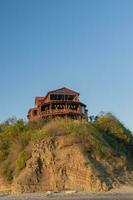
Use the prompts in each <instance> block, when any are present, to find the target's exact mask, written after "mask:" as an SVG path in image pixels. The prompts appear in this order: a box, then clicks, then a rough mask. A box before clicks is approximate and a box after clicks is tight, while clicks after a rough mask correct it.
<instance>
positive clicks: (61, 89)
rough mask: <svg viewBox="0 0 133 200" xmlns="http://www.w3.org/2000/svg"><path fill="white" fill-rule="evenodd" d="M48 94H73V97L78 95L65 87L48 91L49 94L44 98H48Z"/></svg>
mask: <svg viewBox="0 0 133 200" xmlns="http://www.w3.org/2000/svg"><path fill="white" fill-rule="evenodd" d="M49 94H73V95H80V94H79V93H78V92H76V91H74V90H71V89H69V88H66V87H63V88H59V89H57V90H53V91H50V92H48V93H47V95H46V96H48V95H49Z"/></svg>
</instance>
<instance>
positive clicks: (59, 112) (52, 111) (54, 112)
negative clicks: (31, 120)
mask: <svg viewBox="0 0 133 200" xmlns="http://www.w3.org/2000/svg"><path fill="white" fill-rule="evenodd" d="M68 113H75V114H81V111H80V110H72V109H54V110H47V111H42V112H41V115H42V116H44V115H55V114H68Z"/></svg>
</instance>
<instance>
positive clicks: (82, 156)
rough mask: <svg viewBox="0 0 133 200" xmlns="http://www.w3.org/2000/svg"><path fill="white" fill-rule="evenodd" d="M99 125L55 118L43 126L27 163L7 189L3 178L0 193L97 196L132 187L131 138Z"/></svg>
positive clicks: (128, 135) (132, 161)
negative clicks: (65, 192)
mask: <svg viewBox="0 0 133 200" xmlns="http://www.w3.org/2000/svg"><path fill="white" fill-rule="evenodd" d="M100 120H101V119H100ZM102 120H103V119H102ZM104 120H105V119H104ZM101 122H103V121H99V122H97V123H96V122H95V124H93V125H92V124H89V125H88V123H86V122H74V121H67V122H64V121H61V120H57V121H54V122H50V123H48V124H46V125H45V126H44V127H43V128H42V129H41V130H40V131H41V132H38V136H37V135H34V140H33V141H32V147H31V155H30V157H27V159H26V160H25V165H24V166H23V167H22V168H21V170H20V171H19V172H17V173H16V172H15V173H14V176H13V179H12V181H11V182H9V183H8V185H5V183H6V184H7V182H5V181H4V180H3V182H1V183H2V184H0V190H1V191H3V190H5V189H6V190H7V188H8V190H10V191H11V192H13V193H17V192H38V191H49V190H50V191H62V190H78V191H99V192H100V191H108V190H110V189H112V188H116V187H119V186H120V185H133V160H132V159H133V158H132V135H130V134H129V133H128V134H127V133H125V129H124V130H123V132H122V129H121V131H120V127H119V131H120V132H121V135H120V134H118V129H117V134H116V133H115V137H114V136H111V130H110V134H109V133H108V132H107V130H106V131H105V127H104V130H103V129H102V128H103V126H102V123H101ZM98 123H100V124H98ZM107 125H108V123H107V122H106V129H107ZM101 126H102V128H101ZM97 127H100V128H99V129H98V128H97ZM115 128H116V127H115ZM101 130H102V131H101ZM113 130H114V129H113ZM48 133H49V134H48ZM105 133H106V134H108V137H107V136H106V135H105ZM35 134H36V133H35ZM36 136H37V137H36ZM109 137H110V138H111V137H112V138H111V139H110V138H109ZM120 138H121V140H120ZM114 145H116V146H115V147H114ZM26 149H28V148H27V146H26V147H25V151H26ZM4 185H5V188H4Z"/></svg>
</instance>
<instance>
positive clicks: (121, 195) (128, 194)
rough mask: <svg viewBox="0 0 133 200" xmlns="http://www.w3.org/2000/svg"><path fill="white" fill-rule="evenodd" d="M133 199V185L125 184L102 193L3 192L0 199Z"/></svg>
mask: <svg viewBox="0 0 133 200" xmlns="http://www.w3.org/2000/svg"><path fill="white" fill-rule="evenodd" d="M50 199H54V200H78V199H79V200H108V199H109V200H133V187H128V186H124V187H121V188H119V189H115V190H111V191H109V192H101V193H92V192H91V193H86V192H74V191H70V192H61V193H52V192H47V193H28V194H19V195H8V194H7V195H6V194H1V195H0V200H50Z"/></svg>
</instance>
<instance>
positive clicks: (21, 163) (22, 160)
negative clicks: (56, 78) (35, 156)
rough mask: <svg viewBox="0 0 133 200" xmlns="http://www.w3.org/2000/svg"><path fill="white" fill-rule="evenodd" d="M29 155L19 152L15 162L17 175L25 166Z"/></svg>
mask: <svg viewBox="0 0 133 200" xmlns="http://www.w3.org/2000/svg"><path fill="white" fill-rule="evenodd" d="M29 157H30V156H29V154H28V153H27V152H26V151H25V150H24V151H22V152H20V154H19V156H18V159H17V161H16V172H17V173H19V172H20V171H21V170H22V169H23V168H24V167H25V166H26V161H27V160H28V159H29Z"/></svg>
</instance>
